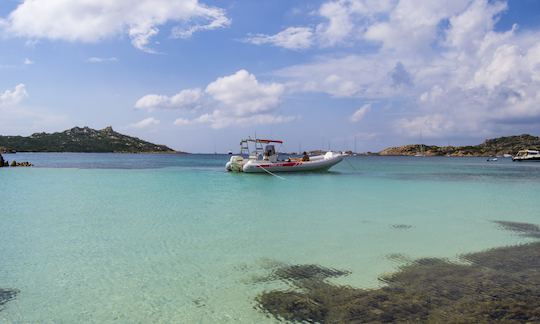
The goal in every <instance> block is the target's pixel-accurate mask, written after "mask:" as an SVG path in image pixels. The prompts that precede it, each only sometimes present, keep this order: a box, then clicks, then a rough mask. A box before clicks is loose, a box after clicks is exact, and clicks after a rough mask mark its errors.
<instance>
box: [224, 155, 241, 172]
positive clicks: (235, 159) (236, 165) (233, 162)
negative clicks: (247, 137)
mask: <svg viewBox="0 0 540 324" xmlns="http://www.w3.org/2000/svg"><path fill="white" fill-rule="evenodd" d="M243 166H244V158H243V157H242V156H240V155H233V156H231V159H230V160H229V162H227V164H225V169H227V171H233V172H242V167H243Z"/></svg>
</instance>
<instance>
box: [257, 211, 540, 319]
mask: <svg viewBox="0 0 540 324" xmlns="http://www.w3.org/2000/svg"><path fill="white" fill-rule="evenodd" d="M495 223H496V224H498V225H499V226H501V227H502V228H503V229H506V230H510V231H513V232H516V233H519V234H520V235H523V236H525V237H530V238H540V228H539V227H538V226H537V225H535V224H528V223H516V222H506V221H499V222H495ZM461 259H462V261H464V262H463V263H461V262H460V263H454V262H450V261H448V260H445V259H438V258H423V259H419V260H416V261H414V262H409V263H407V264H405V265H404V266H402V267H401V268H400V270H399V271H398V272H396V273H393V274H389V275H385V276H382V277H381V278H380V280H381V282H382V283H383V286H382V287H381V288H377V289H370V290H368V289H359V288H353V287H349V286H341V285H335V284H332V283H330V282H329V281H328V279H329V278H332V277H340V276H345V275H347V274H349V272H348V271H341V270H336V269H329V268H325V267H322V266H319V265H311V264H308V265H283V266H280V267H278V268H277V269H275V270H274V271H273V272H272V273H271V274H270V275H269V276H268V278H265V279H263V280H280V281H283V282H285V283H286V284H287V285H289V287H290V289H287V290H273V291H266V292H263V293H262V294H261V295H259V296H258V297H257V299H256V302H257V304H258V306H259V307H260V308H261V309H262V310H263V311H264V312H266V313H268V314H270V315H271V316H274V317H276V318H277V319H280V320H287V321H295V322H316V323H350V322H355V323H390V322H391V323H492V322H504V323H538V322H540V299H539V298H538V296H540V272H538V269H540V242H534V243H529V244H523V245H518V246H510V247H501V248H496V249H492V250H487V251H483V252H478V253H470V254H466V255H463V256H462V257H461Z"/></svg>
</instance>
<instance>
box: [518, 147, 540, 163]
mask: <svg viewBox="0 0 540 324" xmlns="http://www.w3.org/2000/svg"><path fill="white" fill-rule="evenodd" d="M512 161H515V162H524V161H535V162H540V151H536V150H521V151H519V152H518V153H517V154H516V156H514V157H513V158H512Z"/></svg>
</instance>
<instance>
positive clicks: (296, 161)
mask: <svg viewBox="0 0 540 324" xmlns="http://www.w3.org/2000/svg"><path fill="white" fill-rule="evenodd" d="M250 144H253V145H254V146H255V148H254V150H252V151H250ZM275 144H283V141H280V140H269V139H251V138H248V139H243V140H242V141H241V142H240V155H233V156H231V158H230V160H229V162H227V164H226V165H225V169H226V170H227V171H232V172H245V173H270V174H271V173H273V172H305V171H327V170H328V169H330V168H331V167H333V166H334V165H336V164H338V163H339V162H341V161H342V160H343V158H344V156H345V155H344V154H342V153H337V152H332V151H329V152H326V153H324V154H320V155H315V156H308V155H307V154H305V155H304V156H303V157H300V158H295V157H288V158H286V159H283V160H279V154H278V152H277V151H276V148H275ZM263 145H265V146H264V147H263ZM246 156H247V158H245V157H246Z"/></svg>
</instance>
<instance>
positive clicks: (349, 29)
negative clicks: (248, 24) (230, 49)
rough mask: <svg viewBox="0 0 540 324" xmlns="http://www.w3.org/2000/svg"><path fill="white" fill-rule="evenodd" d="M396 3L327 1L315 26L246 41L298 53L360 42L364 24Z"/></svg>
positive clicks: (320, 10) (254, 36) (367, 0)
mask: <svg viewBox="0 0 540 324" xmlns="http://www.w3.org/2000/svg"><path fill="white" fill-rule="evenodd" d="M396 2H397V0H379V1H373V0H330V1H326V2H324V3H323V4H322V5H321V6H320V8H319V9H318V10H317V12H316V15H317V16H318V17H319V18H320V20H322V22H320V23H318V24H316V25H315V26H297V27H288V28H286V29H284V30H283V31H281V32H279V33H277V34H275V35H264V34H256V35H253V36H249V37H248V38H247V41H248V42H250V43H252V44H256V45H263V44H270V45H274V46H279V47H283V48H287V49H292V50H298V49H306V48H309V47H312V46H313V45H318V46H320V47H331V46H336V45H342V44H347V43H349V41H354V40H358V39H360V36H361V34H363V32H364V30H365V28H366V26H367V24H368V23H369V22H370V21H373V20H374V19H375V18H376V17H377V16H379V15H383V14H386V13H388V12H389V11H390V10H391V9H392V8H393V7H394V6H395V4H396Z"/></svg>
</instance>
